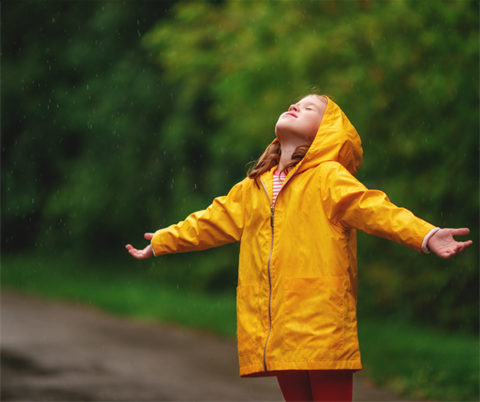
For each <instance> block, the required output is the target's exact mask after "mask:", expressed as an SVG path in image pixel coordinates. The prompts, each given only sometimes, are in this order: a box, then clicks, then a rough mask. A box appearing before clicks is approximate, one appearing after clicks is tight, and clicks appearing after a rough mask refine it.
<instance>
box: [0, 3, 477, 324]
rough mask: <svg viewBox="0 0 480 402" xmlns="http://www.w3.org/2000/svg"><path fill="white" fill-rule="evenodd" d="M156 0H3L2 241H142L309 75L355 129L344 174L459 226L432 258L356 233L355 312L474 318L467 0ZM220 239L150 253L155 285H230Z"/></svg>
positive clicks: (473, 22) (229, 258) (258, 145)
mask: <svg viewBox="0 0 480 402" xmlns="http://www.w3.org/2000/svg"><path fill="white" fill-rule="evenodd" d="M159 4H161V6H159ZM172 4H174V2H171V3H170V2H162V3H158V2H143V1H138V2H123V3H120V2H93V3H92V2H88V3H87V2H46V1H45V2H44V1H36V2H31V1H28V2H26V1H18V2H7V3H6V4H5V6H4V7H3V9H2V10H3V12H4V17H5V19H6V20H7V19H8V21H9V24H8V25H5V26H4V28H3V30H2V34H3V35H2V45H3V47H2V55H3V58H2V69H3V71H2V72H3V82H2V105H3V108H2V133H3V135H2V201H3V203H2V235H3V236H2V244H3V247H4V250H6V251H20V250H24V249H27V248H32V247H37V248H44V249H47V250H52V249H58V248H61V249H72V250H74V251H76V252H77V253H78V254H79V255H82V256H85V255H86V256H88V257H89V258H97V257H98V255H99V254H101V253H103V254H106V255H108V256H109V257H110V258H111V257H112V256H118V255H121V253H124V250H123V245H124V244H125V243H127V242H133V244H134V245H135V246H137V247H143V246H144V245H145V242H142V239H141V235H142V234H143V232H144V231H153V230H155V229H157V228H160V227H163V226H165V225H168V224H170V223H175V222H177V221H179V220H181V219H183V218H185V216H186V215H187V214H188V213H190V212H193V211H195V210H198V209H202V208H205V207H206V206H208V204H209V203H210V202H211V200H212V198H213V197H215V196H219V195H223V194H225V193H226V192H227V191H228V190H229V188H231V187H232V186H233V184H235V183H236V182H237V181H239V180H241V179H242V178H243V177H244V176H245V165H246V164H247V163H248V162H249V161H252V160H254V159H256V158H257V157H258V156H259V155H260V154H261V153H262V151H263V150H264V148H265V147H266V146H267V145H268V144H269V142H270V141H272V140H273V138H274V127H275V122H276V120H277V118H278V116H279V115H280V113H281V112H282V111H284V110H285V108H287V107H288V105H289V104H290V103H291V102H292V101H293V100H294V99H296V98H297V97H298V96H300V95H302V94H304V93H308V91H309V88H311V86H312V85H316V86H317V87H319V88H320V90H321V92H323V93H326V94H329V95H331V96H333V99H334V100H335V101H336V102H337V103H338V104H339V105H340V106H341V107H342V109H343V110H344V111H345V113H346V114H347V116H349V118H350V120H351V121H352V123H353V124H354V125H355V127H356V128H357V130H358V131H359V133H360V136H361V137H362V140H363V145H364V152H365V153H364V163H363V166H362V168H361V169H360V172H359V173H358V175H357V177H358V178H359V179H360V180H361V181H362V182H364V183H365V184H366V185H367V186H368V187H370V188H379V189H382V190H384V191H385V192H386V193H387V194H388V195H389V197H390V199H391V200H392V201H393V202H394V203H396V204H397V205H400V206H404V207H406V208H408V209H410V210H412V211H413V212H414V213H416V214H417V215H418V216H420V217H422V218H424V219H426V220H428V221H430V222H432V223H434V224H436V225H438V226H443V227H445V226H446V227H464V226H469V227H471V229H472V233H471V235H470V238H471V239H473V240H474V246H472V247H471V249H470V250H468V251H467V252H465V253H463V254H462V255H460V256H458V257H455V258H454V259H452V260H448V261H442V260H440V259H438V258H436V257H435V256H422V255H419V254H418V253H416V252H413V251H410V250H406V249H405V248H403V247H401V246H399V245H397V244H394V243H391V242H387V241H385V240H383V239H378V238H374V237H372V236H366V235H363V234H359V283H360V289H359V309H360V311H365V312H377V313H378V312H380V313H382V314H385V315H392V314H396V315H402V316H405V317H406V318H409V319H417V320H423V321H429V322H431V323H434V324H436V325H440V326H442V327H450V328H462V329H469V330H474V331H478V307H479V306H478V281H479V277H478V240H479V238H478V225H477V223H478V221H479V216H478V210H479V205H478V169H479V166H478V149H479V144H478V131H479V124H478V121H479V116H478V95H479V94H478V87H479V85H478V84H479V83H478V77H479V70H478V48H479V47H478V43H479V42H478V28H479V23H478V3H476V2H473V1H461V2H460V1H455V2H450V1H441V2H427V1H400V0H398V1H376V2H375V1H358V2H344V1H322V2H306V1H302V2H291V1H282V2H267V1H259V2H250V1H249V2H242V1H225V2H206V1H205V2H196V1H195V2H178V3H175V4H174V6H172ZM10 21H12V22H10ZM135 239H138V240H137V241H135ZM237 252H238V247H237V246H231V247H225V248H221V249H218V250H211V251H207V252H202V253H197V254H187V255H184V256H181V255H178V256H177V255H175V256H169V257H163V258H162V259H161V260H155V262H154V263H155V264H156V266H157V267H158V268H157V269H158V272H157V275H158V277H159V278H161V279H162V280H164V281H166V282H169V283H173V284H177V283H182V284H188V285H187V286H189V287H190V286H191V287H192V288H196V289H204V290H218V289H222V288H223V289H231V288H232V287H234V286H235V267H236V258H237ZM125 258H128V256H126V255H125ZM132 264H133V262H132ZM105 269H106V270H107V269H108V268H105Z"/></svg>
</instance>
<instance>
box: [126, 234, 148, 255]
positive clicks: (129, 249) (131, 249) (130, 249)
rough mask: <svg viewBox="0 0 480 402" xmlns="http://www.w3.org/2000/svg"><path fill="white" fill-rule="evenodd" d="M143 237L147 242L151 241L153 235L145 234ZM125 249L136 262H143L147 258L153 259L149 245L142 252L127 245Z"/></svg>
mask: <svg viewBox="0 0 480 402" xmlns="http://www.w3.org/2000/svg"><path fill="white" fill-rule="evenodd" d="M144 237H145V239H147V240H152V238H153V233H145V235H144ZM125 248H126V249H127V250H128V252H129V253H130V255H132V257H135V258H136V259H137V260H145V259H147V258H150V257H153V249H152V245H151V244H149V245H148V246H147V247H145V248H144V249H143V250H137V249H136V248H133V246H131V245H130V244H127V245H126V246H125Z"/></svg>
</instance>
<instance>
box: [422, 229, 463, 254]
mask: <svg viewBox="0 0 480 402" xmlns="http://www.w3.org/2000/svg"><path fill="white" fill-rule="evenodd" d="M469 233H470V229H468V228H462V229H440V230H438V231H437V232H436V233H435V234H434V235H433V236H432V237H430V239H428V248H429V249H430V250H431V251H433V252H434V253H435V254H436V255H438V256H439V257H441V258H450V257H453V256H454V255H455V254H458V253H461V252H462V251H463V250H465V249H466V248H467V247H468V246H470V245H471V244H472V241H471V240H467V241H463V242H460V241H456V240H455V239H454V238H453V236H465V235H467V234H469Z"/></svg>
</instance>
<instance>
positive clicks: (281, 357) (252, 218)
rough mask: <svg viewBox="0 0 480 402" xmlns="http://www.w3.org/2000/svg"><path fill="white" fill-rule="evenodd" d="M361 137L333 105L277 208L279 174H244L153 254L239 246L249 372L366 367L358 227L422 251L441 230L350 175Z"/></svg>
mask: <svg viewBox="0 0 480 402" xmlns="http://www.w3.org/2000/svg"><path fill="white" fill-rule="evenodd" d="M361 161H362V146H361V141H360V138H359V136H358V134H357V132H356V130H355V128H354V127H353V126H352V125H351V123H350V121H349V120H348V119H347V117H346V116H345V114H344V113H343V112H342V111H341V109H340V108H339V107H338V106H337V105H336V104H335V103H334V102H333V101H331V100H329V102H328V106H327V109H326V112H325V115H324V117H323V120H322V123H321V125H320V127H319V129H318V132H317V135H316V137H315V140H314V141H313V143H312V145H311V147H310V149H309V151H308V152H307V154H306V155H305V157H304V159H303V160H302V161H301V162H300V163H298V165H297V166H296V167H295V168H294V169H292V170H291V171H290V172H289V174H288V175H287V177H286V179H285V182H284V184H283V187H282V189H281V190H280V192H279V194H278V197H277V200H276V203H275V207H274V208H272V206H271V200H272V188H273V184H272V183H273V171H274V170H275V168H273V169H272V170H270V171H269V172H266V173H264V174H263V175H262V176H261V178H260V180H259V181H258V182H257V183H258V185H256V184H255V182H254V181H253V180H252V179H249V178H246V179H244V180H243V181H241V182H240V183H238V184H237V185H235V186H234V187H233V188H232V189H231V190H230V192H229V194H228V195H227V196H224V197H219V198H216V199H215V200H214V201H213V203H212V205H210V206H209V207H208V208H207V209H206V210H204V211H199V212H196V213H193V214H191V215H190V216H189V217H188V218H187V219H186V220H185V221H183V222H180V223H178V224H177V225H172V226H170V227H168V228H165V229H162V230H159V231H157V232H156V233H155V235H154V237H153V239H152V247H153V250H154V253H155V255H157V256H158V255H162V254H168V253H179V252H185V251H194V250H204V249H207V248H211V247H217V246H221V245H223V244H227V243H231V242H235V241H240V242H241V247H240V262H239V272H238V288H237V336H238V353H239V362H240V375H241V376H268V375H275V371H276V370H296V369H301V370H321V369H329V370H332V369H352V370H359V369H361V368H362V365H361V362H360V349H359V346H358V335H357V315H356V306H357V242H356V229H359V230H362V231H363V232H366V233H371V234H374V235H377V236H381V237H385V238H387V239H391V240H394V241H397V242H399V243H401V244H403V245H405V246H407V247H411V248H414V249H416V250H418V251H421V245H422V241H423V239H424V237H425V236H426V235H427V233H428V232H429V231H430V230H432V229H433V228H434V226H433V225H431V224H429V223H427V222H425V221H423V220H421V219H419V218H417V217H416V216H414V215H413V214H412V213H411V212H410V211H408V210H406V209H403V208H399V207H397V206H395V205H393V204H392V203H390V202H389V200H388V198H387V196H386V195H385V194H384V193H383V192H381V191H377V190H368V189H367V188H366V187H365V186H364V185H362V184H361V183H360V182H359V181H358V180H356V179H355V178H354V177H353V176H352V175H353V174H354V173H355V172H356V171H357V170H358V168H359V167H360V164H361Z"/></svg>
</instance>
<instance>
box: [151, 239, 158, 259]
mask: <svg viewBox="0 0 480 402" xmlns="http://www.w3.org/2000/svg"><path fill="white" fill-rule="evenodd" d="M150 246H152V253H153V256H154V257H156V256H157V255H156V254H155V249H154V248H153V238H152V240H150Z"/></svg>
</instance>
